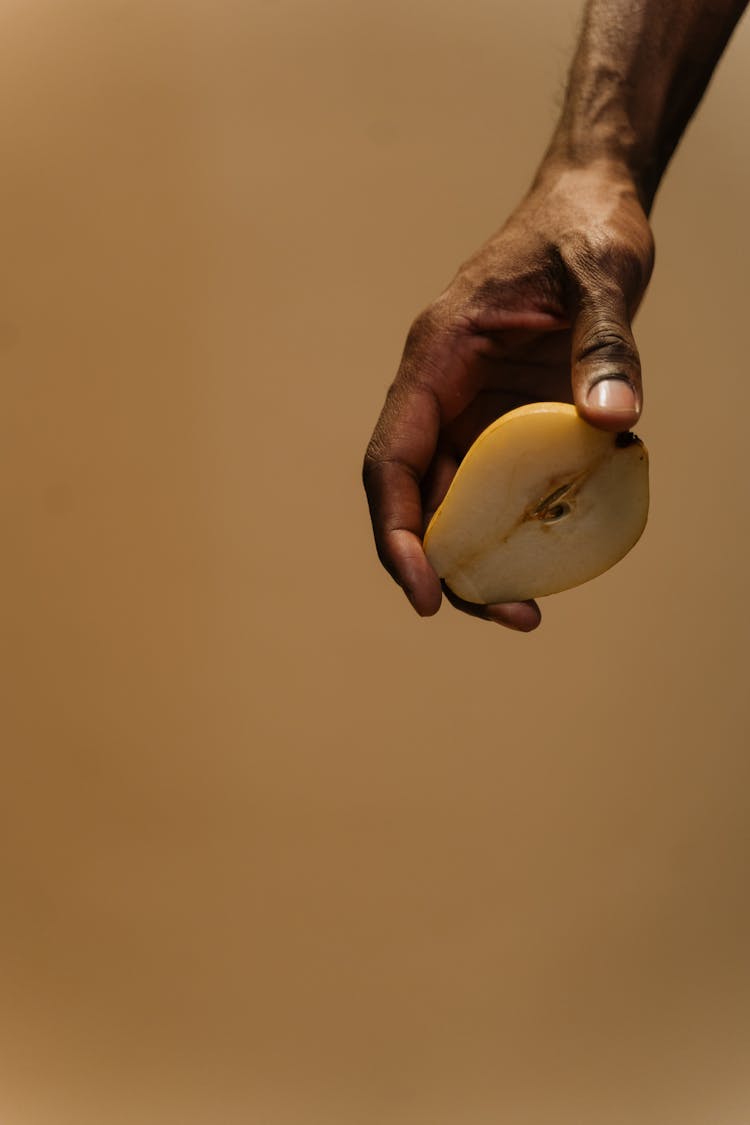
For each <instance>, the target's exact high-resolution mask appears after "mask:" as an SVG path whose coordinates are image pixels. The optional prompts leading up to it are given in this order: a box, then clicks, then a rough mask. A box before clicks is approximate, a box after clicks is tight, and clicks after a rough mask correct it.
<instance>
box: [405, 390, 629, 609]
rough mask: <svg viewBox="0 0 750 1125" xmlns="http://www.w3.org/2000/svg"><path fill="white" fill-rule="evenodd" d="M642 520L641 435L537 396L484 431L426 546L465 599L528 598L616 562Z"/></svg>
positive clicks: (437, 516) (432, 524)
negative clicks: (606, 426) (597, 423)
mask: <svg viewBox="0 0 750 1125" xmlns="http://www.w3.org/2000/svg"><path fill="white" fill-rule="evenodd" d="M647 516H648V454H647V452H646V448H645V446H644V445H643V442H642V441H641V440H640V438H637V437H636V436H635V434H632V433H626V434H614V433H610V432H607V431H606V430H598V429H595V427H594V426H591V425H589V423H588V422H584V420H583V419H582V418H581V417H580V416H579V415H578V414H577V412H576V409H575V407H573V406H571V405H569V404H568V403H563V402H538V403H533V404H532V405H530V406H522V407H520V408H519V409H518V410H512V411H510V413H508V414H504V415H503V416H502V417H501V418H498V420H497V421H496V422H493V423H492V425H491V426H489V427H488V428H487V429H486V430H485V431H484V432H483V433H482V434H480V436H479V437H478V438H477V440H476V441H475V442H474V444H473V445H472V447H471V448H470V449H469V451H468V453H467V454H466V456H465V458H464V459H463V461H462V462H461V465H460V466H459V469H458V472H457V473H456V475H455V477H454V478H453V482H452V484H451V486H450V488H449V490H448V492H447V494H446V496H445V499H444V500H443V502H442V504H441V505H440V507H439V508H438V510H437V511H436V512H435V515H434V516H433V518H432V520H431V521H430V525H429V527H428V528H427V532H426V534H425V538H424V549H425V553H426V554H427V557H428V559H429V560H430V562H431V563H432V565H433V566H434V568H435V570H436V571H437V573H438V575H439V576H440V577H441V578H442V579H443V580H444V581H445V583H446V585H447V586H448V587H449V588H450V589H451V590H453V591H454V593H456V594H458V596H459V597H460V598H463V599H464V600H465V601H469V602H477V603H481V604H488V605H491V604H495V603H498V602H515V601H525V600H526V599H527V598H539V597H544V596H545V595H546V594H556V593H559V592H560V591H561V590H568V589H570V588H571V587H572V586H579V585H581V584H582V583H583V582H588V581H589V579H591V578H595V577H596V576H597V575H598V574H602V573H603V572H604V571H605V570H608V569H609V568H610V567H611V566H614V564H615V563H616V562H619V560H620V559H621V558H622V557H623V556H624V555H626V554H627V553H628V551H629V550H630V549H631V547H633V546H634V545H635V543H636V542H637V541H638V539H639V538H640V535H641V532H642V531H643V529H644V527H645V526H646V518H647Z"/></svg>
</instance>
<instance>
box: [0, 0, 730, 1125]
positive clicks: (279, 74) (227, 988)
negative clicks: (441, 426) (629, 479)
mask: <svg viewBox="0 0 750 1125" xmlns="http://www.w3.org/2000/svg"><path fill="white" fill-rule="evenodd" d="M578 11H579V2H578V0H564V2H561V0H556V2H555V3H554V4H552V3H549V0H462V3H461V4H458V3H448V2H446V0H440V2H438V0H429V2H428V0H410V2H409V3H408V4H404V3H403V2H401V0H399V2H397V0H356V2H354V0H312V2H311V0H265V2H261V0H245V2H244V3H240V2H238V0H211V3H208V2H206V0H183V2H177V0H105V2H102V0H65V2H62V0H57V2H50V0H46V2H45V0H23V2H22V0H5V3H3V5H2V7H1V8H0V118H1V126H0V136H1V137H2V172H1V175H0V182H1V184H2V186H1V188H0V191H1V206H0V224H1V228H0V248H1V250H2V271H1V274H2V294H1V300H0V349H1V354H0V371H1V372H2V409H1V410H0V458H1V462H0V463H1V466H2V472H1V473H0V496H1V499H0V521H1V529H2V532H1V533H2V544H3V548H2V587H1V591H2V592H1V593H0V646H1V648H0V653H1V663H2V667H1V668H0V692H1V693H2V699H1V700H0V715H1V716H2V720H1V721H2V759H1V760H2V784H1V785H0V805H1V807H0V902H1V904H2V916H1V918H0V1120H2V1122H3V1125H126V1123H127V1125H166V1123H172V1122H174V1123H179V1125H246V1123H247V1125H256V1123H257V1125H338V1123H341V1125H386V1123H387V1125H422V1123H424V1125H458V1123H461V1125H464V1123H466V1125H498V1123H501V1125H504V1123H508V1125H568V1123H570V1125H589V1123H591V1125H594V1123H596V1125H633V1123H636V1122H637V1123H638V1125H672V1123H675V1125H677V1123H679V1125H707V1123H709V1122H710V1123H711V1125H746V1123H747V1121H748V1120H749V1119H750V1066H749V1065H748V1064H749V1063H750V961H749V959H748V940H749V939H750V906H749V905H748V874H749V871H748V868H749V867H750V864H749V862H748V857H749V856H750V792H749V790H748V782H749V781H750V776H749V775H750V764H749V762H748V752H747V751H748V709H749V703H748V676H747V655H746V654H747V646H748V639H749V637H750V634H749V630H748V625H749V621H748V607H747V600H746V596H745V594H746V585H747V573H748V563H749V561H750V560H749V556H750V537H749V536H748V531H747V528H748V520H750V495H749V491H750V488H749V486H748V472H747V444H748V422H747V414H748V409H750V383H749V382H748V378H747V375H748V366H747V345H746V340H747V331H748V283H747V267H746V263H747V259H748V249H749V243H750V231H749V227H748V222H747V199H748V197H750V142H748V120H749V119H750V26H747V25H745V26H744V27H741V28H740V30H739V31H738V33H737V35H736V37H735V39H734V41H733V44H732V46H731V48H730V51H729V52H728V54H727V57H726V59H725V60H724V62H723V64H722V67H721V70H720V72H719V74H718V75H717V78H716V81H715V82H714V84H713V86H712V88H711V91H710V93H709V96H708V98H707V100H706V103H705V105H704V106H703V108H702V110H701V112H700V114H699V116H698V118H697V119H696V121H695V122H694V124H693V126H692V128H691V129H690V132H689V134H688V136H687V138H686V140H685V143H684V146H683V148H682V149H681V150H680V152H679V154H678V156H677V158H676V160H675V161H674V164H673V166H672V169H671V172H670V174H669V177H668V180H667V182H666V183H665V185H664V187H663V190H662V192H661V195H660V197H659V201H658V205H657V208H656V212H655V220H654V221H655V229H656V234H657V244H658V264H657V270H656V274H655V278H654V281H653V283H652V287H651V290H650V294H649V296H648V299H647V301H646V304H645V306H644V309H643V311H642V314H641V316H640V318H639V322H638V340H639V343H640V345H641V348H642V353H643V360H644V368H645V375H646V379H647V409H646V412H645V415H644V419H643V423H642V426H641V427H640V433H641V434H642V436H643V437H644V438H645V439H646V440H647V443H648V444H649V446H650V449H651V455H652V467H653V470H652V486H653V508H652V516H651V521H650V524H649V527H648V530H647V533H646V535H645V537H644V539H643V540H642V542H641V543H640V544H639V546H638V547H637V549H636V550H635V551H634V553H633V554H632V555H631V556H629V558H628V559H627V560H626V561H625V562H624V563H623V564H622V565H621V566H620V567H618V568H617V569H616V570H615V571H613V572H611V573H610V574H608V575H606V576H604V577H602V578H601V579H599V580H597V581H596V582H594V583H592V584H590V585H588V586H586V587H584V588H582V589H579V590H577V591H573V592H571V593H569V594H565V595H561V596H559V597H556V598H551V599H548V600H546V601H545V602H544V603H543V610H544V612H545V622H544V625H543V627H542V628H541V629H540V630H539V631H538V632H537V633H535V634H533V635H530V636H519V635H516V634H512V633H508V632H505V631H502V630H500V629H497V628H493V627H491V626H487V625H484V624H482V623H479V622H475V621H471V620H469V619H467V618H463V617H461V616H459V615H458V614H455V613H453V612H451V611H450V610H449V609H445V610H444V611H442V612H441V613H440V614H439V615H438V617H437V618H435V619H433V620H430V621H419V620H418V619H417V618H416V617H415V616H414V615H413V614H412V613H411V611H410V610H409V607H408V606H407V604H406V602H405V601H404V600H403V598H402V595H401V594H400V592H399V591H398V590H397V589H396V588H395V587H394V586H392V585H391V583H390V582H389V580H388V579H387V577H386V576H385V574H384V573H383V572H381V570H380V569H379V566H378V564H377V561H376V559H375V556H374V552H373V550H372V548H371V544H370V538H369V527H368V521H367V517H366V512H365V507H364V501H363V498H362V496H361V495H360V486H359V464H360V459H361V455H362V452H363V448H364V445H365V442H366V440H367V437H368V435H369V432H370V429H371V427H372V425H373V423H374V420H375V416H376V414H377V411H378V410H379V407H380V404H381V401H382V398H383V395H384V391H385V388H386V386H387V383H388V382H389V380H390V379H391V377H392V374H393V372H394V370H395V366H396V363H397V360H398V356H399V353H400V350H401V345H402V341H403V337H404V335H405V332H406V329H407V327H408V325H409V322H410V320H411V318H412V316H413V315H414V314H415V313H416V312H417V311H418V309H419V308H421V307H422V306H423V305H424V304H425V303H426V302H427V301H428V300H429V299H430V298H431V297H432V296H433V295H435V294H436V293H437V292H438V291H439V290H440V289H441V288H442V286H443V285H444V284H445V282H446V281H447V280H448V278H449V277H450V276H451V275H452V273H453V270H454V268H455V267H456V265H457V264H458V262H459V261H460V260H461V259H462V258H463V257H465V256H466V255H467V254H468V253H469V252H470V251H471V250H473V249H474V248H475V247H476V246H477V245H478V243H479V242H480V240H482V239H484V237H486V236H487V235H488V234H489V233H490V232H491V231H492V230H493V229H494V228H495V227H496V226H497V225H498V224H499V223H500V222H501V220H502V219H503V218H504V217H505V215H506V214H507V213H508V211H509V210H510V208H511V207H512V206H513V205H514V204H515V202H516V201H517V199H518V197H519V196H520V194H521V192H522V191H523V190H524V188H525V186H526V185H527V183H528V180H529V177H530V176H531V174H532V171H533V168H534V165H535V162H536V161H537V159H538V157H539V155H540V153H541V151H542V149H543V147H544V145H545V143H546V140H547V137H548V135H549V132H550V129H551V126H552V123H553V120H554V116H555V112H556V105H557V104H558V103H559V98H560V93H561V88H562V84H563V80H564V74H565V69H566V65H567V60H568V58H569V56H570V52H571V50H572V46H573V43H574V41H575V35H576V22H577V17H578Z"/></svg>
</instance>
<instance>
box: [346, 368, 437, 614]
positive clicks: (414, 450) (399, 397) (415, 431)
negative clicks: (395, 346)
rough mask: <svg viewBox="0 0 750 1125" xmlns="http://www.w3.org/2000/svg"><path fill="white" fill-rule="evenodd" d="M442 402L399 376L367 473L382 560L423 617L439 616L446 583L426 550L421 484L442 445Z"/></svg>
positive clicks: (368, 458) (377, 432)
mask: <svg viewBox="0 0 750 1125" xmlns="http://www.w3.org/2000/svg"><path fill="white" fill-rule="evenodd" d="M439 431H440V404H439V402H438V400H437V397H436V395H435V392H434V391H433V390H431V389H430V388H429V387H428V386H427V385H425V384H424V383H418V382H412V381H411V380H407V379H404V378H402V377H400V378H397V379H396V381H395V383H394V384H393V386H392V387H391V389H390V390H389V392H388V396H387V398H386V401H385V405H384V407H383V410H382V412H381V414H380V418H379V419H378V423H377V425H376V427H375V431H374V433H373V435H372V438H371V439H370V444H369V446H368V449H367V453H366V455H365V463H364V469H363V473H362V477H363V481H364V486H365V491H366V493H367V500H368V503H369V506H370V516H371V518H372V527H373V532H374V534H375V544H376V547H377V551H378V555H379V557H380V561H381V562H382V563H383V566H384V567H385V568H386V570H387V571H388V572H389V573H390V574H391V575H392V577H393V578H394V579H395V580H396V582H398V584H399V585H400V586H401V587H402V588H403V590H404V593H405V594H406V596H407V597H408V598H409V601H410V602H411V604H412V605H413V606H414V609H415V610H416V611H417V613H418V614H419V615H420V616H422V617H428V616H430V615H432V614H433V613H437V611H438V609H439V608H440V602H441V599H442V588H441V585H440V579H439V578H438V576H437V574H436V573H435V571H434V570H433V568H432V566H431V565H430V563H429V562H428V561H427V558H426V556H425V553H424V551H423V549H422V529H423V510H422V495H421V490H420V482H421V480H422V477H423V476H424V475H425V473H426V472H427V469H428V467H429V465H430V462H431V461H432V458H433V456H434V453H435V449H436V447H437V440H438V434H439Z"/></svg>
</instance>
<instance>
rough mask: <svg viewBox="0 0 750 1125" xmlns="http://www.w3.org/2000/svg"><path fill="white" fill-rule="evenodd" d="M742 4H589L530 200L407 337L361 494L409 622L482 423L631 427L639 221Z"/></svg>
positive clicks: (429, 583) (429, 599) (432, 579)
mask: <svg viewBox="0 0 750 1125" xmlns="http://www.w3.org/2000/svg"><path fill="white" fill-rule="evenodd" d="M744 7H745V2H738V0H715V2H711V3H709V2H707V0H695V2H690V0H641V2H636V3H634V2H632V0H591V2H590V3H589V4H588V5H587V7H586V9H585V15H584V22H583V27H582V32H581V37H580V40H579V44H578V48H577V51H576V54H575V58H574V61H573V65H572V67H571V72H570V78H569V82H568V87H567V91H566V96H565V101H564V105H563V109H562V113H561V116H560V121H559V123H558V125H557V128H556V130H555V132H554V134H553V137H552V140H551V143H550V145H549V148H548V150H547V152H546V154H545V156H544V158H543V160H542V163H541V165H540V168H539V171H538V173H537V175H536V178H535V180H534V183H533V184H532V187H531V189H530V190H529V192H528V194H527V196H526V197H525V199H524V200H523V201H522V203H521V205H520V206H519V207H518V208H517V210H516V211H515V212H514V213H513V214H512V215H511V216H510V218H509V219H508V221H507V222H506V223H505V225H504V226H503V227H502V228H501V229H500V230H499V231H498V232H497V233H496V234H495V235H493V236H492V237H491V238H490V239H489V240H488V242H487V243H485V244H484V246H482V247H481V248H480V249H479V250H478V251H477V252H476V253H475V254H474V255H472V257H471V258H469V260H468V261H467V262H465V263H464V264H463V265H462V267H461V268H460V270H459V271H458V273H457V275H456V277H455V278H454V280H453V281H452V282H451V284H450V285H449V286H448V288H447V289H446V290H445V291H444V292H443V293H442V294H441V295H440V296H439V297H438V298H437V299H436V300H435V301H434V302H432V304H431V305H430V306H429V307H428V308H427V309H426V310H425V311H424V312H423V313H421V314H420V316H419V317H417V319H416V321H415V322H414V325H413V326H412V329H411V331H410V333H409V336H408V339H407V342H406V347H405V349H404V354H403V358H402V361H401V365H400V368H399V371H398V374H397V376H396V379H395V381H394V383H393V385H392V386H391V388H390V390H389V393H388V397H387V399H386V403H385V406H384V408H383V411H382V413H381V416H380V419H379V421H378V424H377V426H376V428H375V432H374V434H373V436H372V439H371V442H370V445H369V447H368V451H367V455H366V458H365V467H364V479H365V487H366V489H367V494H368V500H369V503H370V510H371V514H372V520H373V528H374V532H375V540H376V544H377V547H378V553H379V555H380V558H381V560H382V561H383V563H384V565H385V566H386V568H387V569H388V570H389V571H390V573H391V574H392V576H393V577H394V578H395V579H396V581H397V582H398V583H399V584H400V585H401V586H402V587H403V589H404V591H405V592H406V593H407V595H408V596H409V599H410V601H411V602H412V604H413V606H414V608H415V609H416V610H417V612H418V613H420V614H421V615H423V616H426V615H429V614H432V613H435V612H436V611H437V609H438V608H439V606H440V602H441V596H442V592H441V585H440V581H439V579H438V577H437V575H436V574H435V572H434V571H433V569H432V567H431V566H430V564H429V562H428V561H427V559H426V557H425V555H424V552H423V551H422V543H421V540H422V534H423V531H424V527H425V524H426V521H427V519H428V518H429V516H430V514H431V513H432V512H433V511H434V510H435V508H436V507H437V506H438V504H439V503H440V500H441V499H442V496H443V495H444V494H445V492H446V490H447V487H448V485H449V483H450V480H451V478H452V476H453V474H454V473H455V470H456V467H457V465H458V463H459V462H460V460H461V458H462V456H463V454H464V453H465V452H466V450H467V449H468V447H469V445H470V444H471V443H472V441H473V440H474V439H475V438H476V437H477V436H478V434H479V433H480V432H481V431H482V430H483V429H484V428H485V427H486V426H487V425H489V423H490V422H491V421H493V420H494V419H495V418H496V417H498V416H499V415H500V414H502V413H504V412H505V411H507V410H509V409H512V408H513V407H515V406H518V405H521V404H522V403H525V402H530V401H535V400H542V399H558V400H567V401H573V402H575V404H576V406H577V408H578V410H579V412H580V413H581V414H582V415H583V416H584V417H585V418H587V419H588V420H589V421H590V422H592V423H593V424H594V425H597V426H600V427H602V428H605V429H612V430H625V429H629V428H630V427H631V426H632V425H634V424H635V422H636V421H637V419H638V417H639V415H640V410H641V405H642V385H641V375H640V364H639V359H638V352H637V349H636V346H635V342H634V340H633V335H632V330H631V320H632V317H633V315H634V314H635V311H636V309H637V307H638V305H639V303H640V301H641V299H642V297H643V294H644V292H645V289H646V286H647V284H648V280H649V277H650V274H651V269H652V265H653V241H652V236H651V230H650V227H649V223H648V218H647V216H648V213H649V211H650V208H651V205H652V203H653V198H654V195H655V193H656V190H657V188H658V185H659V182H660V180H661V178H662V176H663V174H664V171H665V169H666V167H667V164H668V162H669V159H670V157H671V155H672V153H673V151H674V149H675V147H676V145H677V143H678V141H679V138H680V136H681V134H682V132H683V131H684V129H685V126H686V125H687V122H688V121H689V119H690V116H691V115H692V113H693V111H694V110H695V108H696V106H697V104H698V102H699V100H700V98H701V96H702V94H703V92H704V90H705V88H706V85H707V84H708V81H709V78H710V76H711V73H712V72H713V69H714V67H715V65H716V62H717V61H718V59H719V57H720V55H721V53H722V51H723V49H724V46H725V45H726V43H727V41H728V39H729V36H730V35H731V32H732V29H733V28H734V26H735V24H736V22H737V20H738V19H739V17H740V15H741V13H742V11H743V9H744ZM451 600H453V601H455V599H453V598H451ZM459 608H462V609H465V610H466V611H467V612H470V613H474V614H475V615H479V616H483V617H487V618H489V619H491V620H495V621H499V622H500V623H502V624H506V625H510V626H511V627H516V628H520V629H523V630H528V629H531V628H534V627H535V625H536V624H538V622H539V612H538V608H537V607H536V606H535V605H534V604H533V603H523V604H516V605H506V606H494V607H476V606H469V605H467V604H465V603H461V604H460V605H459Z"/></svg>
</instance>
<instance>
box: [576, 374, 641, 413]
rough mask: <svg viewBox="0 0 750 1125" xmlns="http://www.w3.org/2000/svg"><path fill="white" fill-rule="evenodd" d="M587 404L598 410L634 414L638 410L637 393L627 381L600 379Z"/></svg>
mask: <svg viewBox="0 0 750 1125" xmlns="http://www.w3.org/2000/svg"><path fill="white" fill-rule="evenodd" d="M586 401H587V403H588V405H589V406H593V407H594V408H595V409H597V410H609V411H614V412H615V413H623V414H632V413H633V411H634V410H636V409H637V403H636V400H635V391H634V390H633V388H632V386H631V385H630V383H628V382H627V381H626V380H625V379H619V378H617V379H612V378H608V379H600V380H599V382H598V383H594V385H593V387H592V388H591V390H590V391H589V393H588V396H587V399H586Z"/></svg>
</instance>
